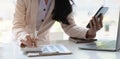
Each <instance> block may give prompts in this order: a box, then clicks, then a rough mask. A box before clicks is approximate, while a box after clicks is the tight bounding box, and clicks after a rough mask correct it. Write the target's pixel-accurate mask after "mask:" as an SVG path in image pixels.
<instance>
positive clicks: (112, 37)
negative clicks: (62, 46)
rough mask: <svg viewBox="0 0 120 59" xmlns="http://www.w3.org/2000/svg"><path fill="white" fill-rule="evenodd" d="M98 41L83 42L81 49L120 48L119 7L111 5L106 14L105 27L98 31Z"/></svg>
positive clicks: (103, 49)
mask: <svg viewBox="0 0 120 59" xmlns="http://www.w3.org/2000/svg"><path fill="white" fill-rule="evenodd" d="M96 39H97V41H94V42H90V43H81V44H80V46H79V49H82V50H97V51H118V50H120V10H119V7H116V6H109V10H108V12H107V13H106V15H104V19H103V28H102V29H101V30H99V31H98V33H97V36H96Z"/></svg>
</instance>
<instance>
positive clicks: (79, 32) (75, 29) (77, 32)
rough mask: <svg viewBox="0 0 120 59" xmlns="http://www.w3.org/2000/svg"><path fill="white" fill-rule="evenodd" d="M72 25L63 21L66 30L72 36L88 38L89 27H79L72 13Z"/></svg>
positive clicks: (70, 16) (69, 18) (70, 18)
mask: <svg viewBox="0 0 120 59" xmlns="http://www.w3.org/2000/svg"><path fill="white" fill-rule="evenodd" d="M67 18H68V20H69V23H70V25H66V24H63V23H61V25H62V28H63V30H64V32H65V33H66V34H67V35H69V36H70V37H76V38H86V33H87V31H88V29H87V28H83V27H79V26H77V25H76V24H75V22H74V20H73V15H72V14H70V15H69V16H68V17H67Z"/></svg>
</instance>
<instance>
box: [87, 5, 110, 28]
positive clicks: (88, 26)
mask: <svg viewBox="0 0 120 59" xmlns="http://www.w3.org/2000/svg"><path fill="white" fill-rule="evenodd" d="M108 9H109V8H108V7H103V6H101V7H100V8H99V10H98V11H97V12H96V14H95V15H94V17H98V18H99V17H100V16H101V15H103V16H104V15H105V13H106V12H107V11H108ZM86 27H87V28H90V24H89V23H88V25H87V26H86Z"/></svg>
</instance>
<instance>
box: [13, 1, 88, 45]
mask: <svg viewBox="0 0 120 59" xmlns="http://www.w3.org/2000/svg"><path fill="white" fill-rule="evenodd" d="M39 1H40V0H17V5H16V11H15V15H14V20H13V28H12V29H13V34H14V35H15V40H17V41H18V42H20V40H21V39H22V38H23V36H25V35H26V34H33V35H34V34H35V31H36V20H37V19H38V18H39V16H38V12H39V9H40V7H39ZM54 5H55V0H52V3H51V6H50V9H49V10H48V13H47V16H46V17H45V19H44V22H41V23H40V24H41V25H40V28H39V30H38V34H37V37H38V38H39V39H38V40H39V43H40V44H44V43H49V35H48V34H49V29H50V28H51V26H52V25H53V24H54V22H55V20H53V19H52V14H51V13H52V11H53V9H54ZM67 18H68V21H69V22H70V25H66V24H63V23H61V22H60V23H61V26H62V28H63V30H64V31H65V33H67V34H68V35H69V36H71V37H78V38H86V37H85V36H86V33H87V29H85V28H81V27H78V26H76V24H75V22H74V20H73V16H72V14H70V15H69V16H68V17H67Z"/></svg>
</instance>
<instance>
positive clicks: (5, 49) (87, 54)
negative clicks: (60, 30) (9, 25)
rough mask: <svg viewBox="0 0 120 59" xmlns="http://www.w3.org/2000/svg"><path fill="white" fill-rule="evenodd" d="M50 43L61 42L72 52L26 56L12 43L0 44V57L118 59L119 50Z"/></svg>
mask: <svg viewBox="0 0 120 59" xmlns="http://www.w3.org/2000/svg"><path fill="white" fill-rule="evenodd" d="M51 44H63V45H65V46H66V47H67V48H68V49H69V50H71V51H72V52H73V54H71V55H55V56H40V57H27V56H26V55H25V54H23V53H22V51H21V50H20V48H19V47H18V46H16V45H13V44H10V43H9V44H0V59H119V58H120V52H107V51H90V50H80V49H78V47H79V46H80V44H75V43H73V42H71V41H68V40H57V41H51Z"/></svg>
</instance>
